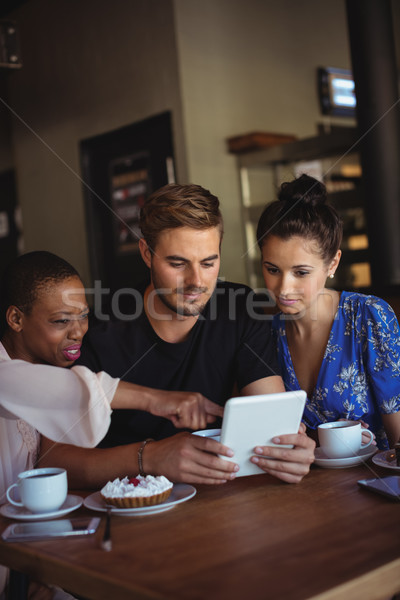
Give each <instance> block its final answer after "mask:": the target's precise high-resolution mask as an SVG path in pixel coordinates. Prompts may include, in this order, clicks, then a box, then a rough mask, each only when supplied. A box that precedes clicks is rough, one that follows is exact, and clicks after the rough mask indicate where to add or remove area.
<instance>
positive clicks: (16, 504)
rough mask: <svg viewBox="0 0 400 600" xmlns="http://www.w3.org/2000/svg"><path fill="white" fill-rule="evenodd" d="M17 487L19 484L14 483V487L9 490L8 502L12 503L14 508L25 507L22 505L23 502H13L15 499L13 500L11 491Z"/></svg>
mask: <svg viewBox="0 0 400 600" xmlns="http://www.w3.org/2000/svg"><path fill="white" fill-rule="evenodd" d="M17 486H18V483H13V484H12V485H10V487H9V488H8V490H7V500H8V501H9V502H11V504H14V506H24V505H23V504H22V502H17V501H16V500H13V499H12V498H11V493H10V492H11V490H12V489H13V488H14V487H17Z"/></svg>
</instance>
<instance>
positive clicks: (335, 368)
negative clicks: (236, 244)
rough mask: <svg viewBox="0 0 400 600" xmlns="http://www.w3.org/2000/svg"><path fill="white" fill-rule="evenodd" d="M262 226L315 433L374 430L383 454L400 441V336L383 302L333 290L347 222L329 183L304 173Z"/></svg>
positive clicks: (291, 385)
mask: <svg viewBox="0 0 400 600" xmlns="http://www.w3.org/2000/svg"><path fill="white" fill-rule="evenodd" d="M278 197H279V200H278V201H276V202H272V203H271V204H269V205H267V207H266V208H265V210H264V212H263V214H262V215H261V217H260V221H259V224H258V229H257V240H258V244H259V246H260V249H261V253H262V266H263V274H264V280H265V284H266V287H267V289H268V290H269V291H270V292H272V294H273V295H274V297H275V299H276V304H277V306H278V308H279V309H280V311H281V312H280V313H279V314H277V315H275V316H274V320H273V330H274V333H275V335H276V341H277V348H278V357H279V363H280V367H281V374H282V377H283V379H284V382H285V385H286V388H287V389H288V390H296V389H304V390H305V391H306V392H307V403H306V408H305V411H304V416H303V421H304V422H305V424H306V425H307V427H309V428H310V429H316V428H317V426H318V425H319V424H320V423H325V422H328V421H337V420H338V419H342V418H345V419H350V420H359V421H362V422H364V423H365V424H367V426H369V427H370V429H371V431H373V433H374V434H375V436H376V440H377V445H378V447H379V448H381V449H386V448H389V447H391V448H392V447H393V446H394V444H395V443H396V442H397V441H399V440H400V336H399V324H398V321H397V319H396V316H395V314H394V312H393V310H392V308H391V307H390V306H389V305H388V304H387V303H386V302H385V301H384V300H381V299H380V298H377V297H375V296H366V295H364V294H358V293H353V292H341V293H340V292H337V291H335V290H333V289H331V288H326V287H325V283H326V279H327V277H330V278H333V276H334V274H335V271H336V269H337V267H338V264H339V261H340V256H341V251H340V249H339V247H340V243H341V240H342V222H341V220H340V218H339V216H338V214H337V213H336V211H335V210H334V209H333V208H332V207H331V206H329V205H328V204H327V203H326V189H325V186H324V185H323V184H322V183H320V182H319V181H317V180H316V179H313V178H312V177H309V176H308V175H302V176H301V177H299V178H298V179H295V180H294V181H292V182H288V183H284V184H282V186H281V188H280V192H279V196H278Z"/></svg>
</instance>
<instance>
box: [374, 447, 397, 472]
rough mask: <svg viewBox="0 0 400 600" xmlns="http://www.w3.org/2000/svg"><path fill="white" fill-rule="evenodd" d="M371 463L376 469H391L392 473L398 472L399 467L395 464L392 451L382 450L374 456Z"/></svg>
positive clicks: (394, 456)
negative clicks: (376, 466)
mask: <svg viewBox="0 0 400 600" xmlns="http://www.w3.org/2000/svg"><path fill="white" fill-rule="evenodd" d="M372 462H373V463H374V464H375V465H378V467H385V469H393V471H400V467H399V466H398V465H397V463H396V453H395V451H394V450H384V451H383V452H379V453H378V454H376V455H375V456H374V458H373V459H372Z"/></svg>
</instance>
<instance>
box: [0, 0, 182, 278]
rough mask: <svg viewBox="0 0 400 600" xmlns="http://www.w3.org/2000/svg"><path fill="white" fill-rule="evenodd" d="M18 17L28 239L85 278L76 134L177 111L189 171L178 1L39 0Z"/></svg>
mask: <svg viewBox="0 0 400 600" xmlns="http://www.w3.org/2000/svg"><path fill="white" fill-rule="evenodd" d="M14 16H15V18H16V19H17V22H18V24H19V27H20V37H21V44H22V58H23V63H24V65H23V68H22V69H21V70H20V71H18V72H17V73H15V74H14V76H13V79H12V81H10V96H9V97H10V103H11V105H12V107H13V109H14V110H15V111H16V113H17V114H18V116H19V120H17V119H15V118H13V146H14V152H15V167H16V170H17V177H18V191H19V200H20V203H21V206H22V211H23V219H24V237H25V247H26V250H27V251H29V250H34V249H47V250H50V251H53V252H55V253H57V254H60V255H61V256H63V257H64V258H66V259H67V260H70V261H71V262H72V264H73V265H74V266H76V268H77V269H78V270H79V271H80V273H81V274H82V276H83V278H84V279H85V280H86V281H88V277H89V265H88V255H87V247H86V244H87V239H86V229H85V220H84V204H83V194H82V185H81V181H80V178H79V177H80V165H79V141H80V140H82V139H84V138H87V137H90V136H93V135H97V134H100V133H104V132H107V131H110V130H113V129H116V128H118V127H121V126H123V125H128V124H131V123H134V122H135V121H138V120H141V119H144V118H146V117H148V116H151V115H154V114H158V113H160V112H162V111H165V110H172V111H173V122H174V130H175V131H174V133H175V147H176V154H177V159H178V172H180V173H183V174H185V168H186V167H185V149H184V140H183V132H182V123H181V104H180V91H179V79H178V70H177V56H176V46H175V34H174V23H173V7H172V3H171V1H170V0H162V1H161V2H160V0H129V2H127V1H126V0H113V2H105V1H95V0H84V1H81V0H57V1H56V2H54V1H53V0H32V1H31V2H27V3H26V4H24V5H23V6H22V7H21V8H20V9H19V10H18V11H16V14H15V15H14ZM183 176H184V175H183Z"/></svg>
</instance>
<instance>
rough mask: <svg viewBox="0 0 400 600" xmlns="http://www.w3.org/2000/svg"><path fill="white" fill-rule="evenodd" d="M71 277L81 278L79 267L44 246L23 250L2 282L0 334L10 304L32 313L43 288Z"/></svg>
mask: <svg viewBox="0 0 400 600" xmlns="http://www.w3.org/2000/svg"><path fill="white" fill-rule="evenodd" d="M70 277H78V278H79V279H80V276H79V273H78V271H77V270H76V269H74V267H73V266H72V265H70V263H69V262H67V261H66V260H64V259H63V258H60V257H59V256H57V255H56V254H52V253H51V252H46V251H44V250H38V251H35V252H28V253H26V254H22V255H21V256H19V257H18V258H16V259H15V260H14V261H12V262H11V263H10V264H9V265H8V266H7V267H6V269H5V271H4V273H3V275H2V278H1V283H0V319H1V321H0V335H3V333H4V331H5V329H6V327H7V323H6V312H7V309H8V307H9V306H12V305H13V306H17V307H18V308H19V309H20V310H22V312H24V313H26V314H29V313H30V311H31V310H32V306H33V303H34V302H35V300H36V298H37V296H38V295H39V292H40V290H42V289H43V288H44V287H46V286H47V285H49V284H53V283H57V282H59V281H63V280H65V279H69V278H70Z"/></svg>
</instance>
